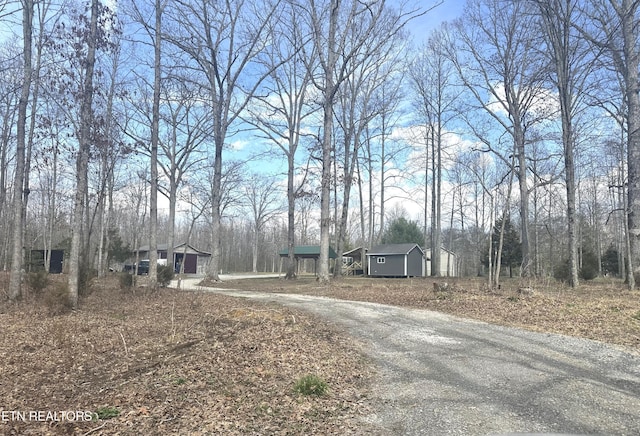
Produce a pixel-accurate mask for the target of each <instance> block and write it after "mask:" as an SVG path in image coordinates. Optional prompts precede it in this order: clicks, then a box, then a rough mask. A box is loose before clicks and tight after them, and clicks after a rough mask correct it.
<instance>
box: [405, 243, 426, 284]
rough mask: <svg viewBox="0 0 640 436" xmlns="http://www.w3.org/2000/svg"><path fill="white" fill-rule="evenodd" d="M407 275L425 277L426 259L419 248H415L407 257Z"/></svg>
mask: <svg viewBox="0 0 640 436" xmlns="http://www.w3.org/2000/svg"><path fill="white" fill-rule="evenodd" d="M407 275H408V276H410V277H423V276H424V257H422V254H421V253H420V250H419V249H418V247H416V248H414V249H413V250H411V251H410V252H409V254H408V255H407Z"/></svg>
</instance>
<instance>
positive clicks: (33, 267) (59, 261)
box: [28, 250, 64, 274]
mask: <svg viewBox="0 0 640 436" xmlns="http://www.w3.org/2000/svg"><path fill="white" fill-rule="evenodd" d="M47 256H48V257H49V273H50V274H60V273H62V268H63V266H64V250H31V257H30V259H29V265H28V267H29V271H46V269H47V266H46V263H47Z"/></svg>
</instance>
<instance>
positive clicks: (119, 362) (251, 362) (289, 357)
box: [0, 285, 370, 435]
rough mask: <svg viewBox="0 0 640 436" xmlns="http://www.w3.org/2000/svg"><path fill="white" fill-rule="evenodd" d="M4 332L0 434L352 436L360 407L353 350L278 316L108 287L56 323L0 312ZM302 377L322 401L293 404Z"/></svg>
mask: <svg viewBox="0 0 640 436" xmlns="http://www.w3.org/2000/svg"><path fill="white" fill-rule="evenodd" d="M0 328H2V331H3V335H2V337H1V339H0V342H1V344H0V362H1V366H0V380H2V383H1V384H0V412H1V413H2V415H0V417H1V419H0V429H1V430H2V432H3V433H4V434H37V435H43V434H121V435H129V434H131V435H134V434H135V435H138V434H181V435H187V434H189V435H199V434H318V435H321V434H338V433H339V434H349V433H355V432H357V431H358V423H357V422H356V420H355V417H357V416H360V415H361V414H363V413H365V411H366V407H367V406H366V391H367V384H368V382H367V380H368V378H369V377H370V372H369V369H368V366H367V363H366V362H365V361H364V360H363V358H362V357H361V354H360V352H359V349H360V348H359V345H358V344H357V343H356V342H354V341H353V340H352V339H349V338H347V337H346V336H344V335H343V334H341V333H340V332H338V331H337V330H335V329H334V328H333V327H331V326H327V325H326V324H325V323H323V322H322V321H321V320H319V319H317V318H315V317H313V316H310V315H308V314H306V313H303V312H300V311H295V310H290V309H286V308H283V307H280V306H274V305H269V304H261V303H253V302H248V301H244V300H240V299H234V298H230V297H224V296H219V295H214V294H203V293H192V292H180V291H174V290H160V291H156V292H146V293H144V292H141V291H138V292H137V293H131V292H128V293H124V292H122V291H120V290H119V289H118V288H117V287H116V286H113V285H107V286H103V287H102V288H100V289H96V290H94V291H93V292H92V293H91V294H90V295H89V296H88V297H86V298H83V299H82V300H81V304H80V309H79V310H77V311H75V312H70V313H66V314H62V315H57V316H52V315H51V314H50V313H49V312H48V310H47V308H46V307H44V306H43V305H42V304H41V303H39V302H38V301H37V300H36V299H33V298H28V299H27V300H26V301H22V302H20V303H17V304H10V303H8V302H3V303H2V304H1V305H0ZM309 374H312V375H315V376H318V377H320V378H322V379H323V380H325V381H326V382H327V384H328V386H329V390H328V393H327V394H326V395H324V396H320V397H318V396H304V395H300V394H296V393H295V392H294V385H295V383H296V381H298V380H299V379H300V378H301V377H303V376H305V375H309ZM38 411H40V412H45V413H44V414H43V415H40V416H38V415H37V414H35V413H36V412H38ZM71 411H74V413H73V414H71V413H70V412H71ZM75 411H77V413H76V412H75ZM85 411H87V414H86V415H87V416H85ZM47 413H49V416H47ZM53 413H56V414H55V415H54V414H53ZM97 413H100V414H101V415H102V416H112V417H110V418H105V419H96V417H95V415H92V414H97ZM20 414H22V415H20ZM92 419H93V420H92Z"/></svg>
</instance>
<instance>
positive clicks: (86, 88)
mask: <svg viewBox="0 0 640 436" xmlns="http://www.w3.org/2000/svg"><path fill="white" fill-rule="evenodd" d="M97 39H98V0H92V1H91V22H90V27H89V35H88V36H87V47H88V48H87V59H86V63H85V76H84V83H83V87H82V89H83V98H82V102H81V106H80V135H79V138H78V146H79V150H78V155H77V157H76V192H75V200H74V207H73V229H72V236H71V251H70V254H69V302H70V304H71V307H72V308H74V309H75V308H77V307H78V292H79V285H80V274H81V265H80V262H81V258H82V257H84V256H82V255H81V253H80V252H81V250H82V247H83V244H82V236H83V227H84V217H85V212H86V203H85V201H86V192H87V187H88V168H89V152H90V148H91V125H92V120H93V112H92V105H93V71H94V67H95V62H96V45H97Z"/></svg>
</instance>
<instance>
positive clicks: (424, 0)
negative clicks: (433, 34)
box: [409, 0, 466, 41]
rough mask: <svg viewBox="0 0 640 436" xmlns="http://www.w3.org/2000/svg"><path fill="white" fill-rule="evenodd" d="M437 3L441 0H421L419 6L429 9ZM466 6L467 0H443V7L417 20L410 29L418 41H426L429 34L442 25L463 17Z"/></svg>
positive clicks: (440, 6) (436, 8)
mask: <svg viewBox="0 0 640 436" xmlns="http://www.w3.org/2000/svg"><path fill="white" fill-rule="evenodd" d="M437 3H439V0H421V1H420V2H418V5H419V7H422V8H425V9H428V8H430V7H432V6H433V5H435V4H437ZM465 4H466V1H465V0H443V1H442V4H441V5H439V6H436V7H435V8H433V9H432V10H430V11H429V12H427V13H426V14H425V15H423V16H422V17H419V18H417V19H415V20H414V21H413V22H412V23H411V24H410V26H409V27H410V29H411V32H412V33H413V34H414V35H415V38H416V41H424V40H425V39H426V38H427V36H429V32H430V31H431V30H433V29H435V28H437V27H438V26H440V24H441V23H443V22H444V21H451V20H454V19H456V18H458V17H459V16H460V15H462V11H463V10H464V6H465Z"/></svg>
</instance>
